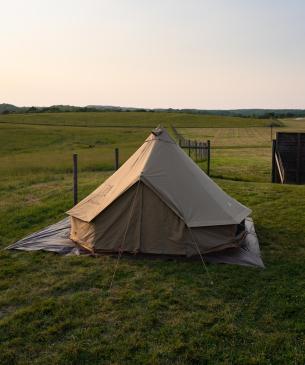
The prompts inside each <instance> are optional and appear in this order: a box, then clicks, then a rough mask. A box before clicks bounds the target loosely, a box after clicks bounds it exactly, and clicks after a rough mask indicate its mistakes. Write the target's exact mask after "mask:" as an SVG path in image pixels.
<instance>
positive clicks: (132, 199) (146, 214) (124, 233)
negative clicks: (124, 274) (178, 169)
mask: <svg viewBox="0 0 305 365" xmlns="http://www.w3.org/2000/svg"><path fill="white" fill-rule="evenodd" d="M71 239H73V240H74V241H75V242H78V244H80V245H81V246H83V247H85V248H87V249H89V250H91V251H94V252H97V253H98V252H118V251H119V250H123V251H127V252H131V253H137V252H141V253H147V254H164V255H187V256H193V255H198V251H200V252H201V253H208V252H211V251H217V250H223V249H225V248H228V247H237V246H238V244H239V238H238V237H237V236H236V225H230V226H214V227H199V228H188V227H187V226H186V224H185V223H184V222H183V220H182V219H181V218H180V217H179V216H178V215H177V214H175V213H174V212H173V211H172V210H171V209H170V208H169V207H168V206H167V204H165V203H164V202H163V201H162V200H161V199H160V198H159V197H158V195H156V194H155V193H154V192H153V191H152V190H151V189H150V188H149V187H147V186H146V185H145V184H144V183H143V182H141V181H139V182H138V183H136V184H134V185H133V186H132V187H131V188H130V189H128V190H127V191H126V192H125V193H123V194H122V195H121V196H120V197H119V198H118V199H116V200H115V201H114V202H113V203H112V204H111V205H110V206H109V207H108V208H106V209H105V210H104V211H103V213H102V214H99V215H98V216H97V217H96V218H95V219H94V220H92V221H91V222H85V221H82V220H80V219H78V218H74V217H72V218H71Z"/></svg>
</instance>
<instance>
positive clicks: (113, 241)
mask: <svg viewBox="0 0 305 365" xmlns="http://www.w3.org/2000/svg"><path fill="white" fill-rule="evenodd" d="M67 213H68V214H69V215H70V217H71V232H70V238H71V239H72V240H73V241H75V242H77V243H78V244H79V245H81V246H83V247H85V248H86V249H89V250H90V251H92V252H118V251H126V252H131V253H138V252H139V253H147V254H168V255H186V256H192V255H197V254H199V253H201V254H208V253H211V252H217V251H222V250H225V249H228V248H230V247H231V248H232V247H239V246H240V245H241V244H242V242H243V240H244V238H245V234H246V231H245V226H244V221H245V218H246V217H247V216H248V215H249V214H250V213H251V210H250V209H248V208H247V207H245V206H244V205H242V204H240V203H239V202H237V201H236V200H235V199H233V198H232V197H230V196H229V195H228V194H226V193H225V192H224V191H223V190H221V189H220V187H219V186H218V185H217V184H216V183H214V182H213V180H211V179H210V178H209V177H208V176H207V175H206V174H205V173H204V172H203V171H202V170H201V169H200V168H199V167H198V166H197V165H196V164H195V163H194V162H193V161H192V160H191V159H190V158H189V157H188V156H187V155H186V154H185V153H184V152H183V151H182V149H180V147H179V146H178V145H177V144H176V143H175V141H174V140H173V139H172V138H171V137H170V136H169V135H168V133H167V132H166V130H164V129H162V128H157V129H155V130H154V131H153V132H152V133H151V135H150V136H149V137H148V138H147V139H146V141H145V142H144V144H143V145H142V146H141V147H140V148H139V149H138V150H137V151H136V152H135V153H134V154H133V155H132V156H131V157H130V159H129V160H127V161H126V162H125V164H124V165H123V166H122V167H121V168H120V169H119V170H118V171H116V172H115V173H114V174H113V175H112V176H111V177H109V178H108V179H107V180H106V181H105V182H104V183H103V184H102V185H101V186H100V187H98V188H97V189H96V190H95V191H94V192H92V193H91V194H90V195H89V196H88V197H86V198H85V199H84V200H82V201H81V202H80V203H79V204H77V205H76V206H75V207H73V208H72V209H71V210H70V211H68V212H67Z"/></svg>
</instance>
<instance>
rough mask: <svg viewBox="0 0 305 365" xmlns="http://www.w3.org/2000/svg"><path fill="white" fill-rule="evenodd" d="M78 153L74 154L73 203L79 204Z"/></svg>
mask: <svg viewBox="0 0 305 365" xmlns="http://www.w3.org/2000/svg"><path fill="white" fill-rule="evenodd" d="M77 172H78V171H77V153H73V202H74V205H76V204H77V203H78V186H77V185H78V180H77Z"/></svg>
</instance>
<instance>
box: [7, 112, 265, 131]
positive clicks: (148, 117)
mask: <svg viewBox="0 0 305 365" xmlns="http://www.w3.org/2000/svg"><path fill="white" fill-rule="evenodd" d="M0 123H27V124H49V125H61V126H62V125H68V126H70V125H72V126H77V125H78V126H84V127H96V126H98V127H103V126H111V127H116V126H124V127H132V126H136V127H149V128H153V127H156V126H157V125H158V124H161V125H163V126H164V127H167V126H170V125H174V126H176V127H179V126H183V127H186V126H188V127H241V128H242V127H264V126H267V125H269V124H270V120H268V119H255V118H238V117H218V116H209V115H194V114H186V113H157V112H100V113H50V114H48V113H41V114H15V115H14V114H11V115H0Z"/></svg>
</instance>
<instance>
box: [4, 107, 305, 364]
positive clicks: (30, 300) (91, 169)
mask: <svg viewBox="0 0 305 365" xmlns="http://www.w3.org/2000/svg"><path fill="white" fill-rule="evenodd" d="M90 114H91V113H90ZM118 114H121V113H118ZM143 114H145V113H143ZM155 114H156V115H157V114H158V113H155ZM157 116H158V115H157ZM14 118H17V116H14ZM49 118H50V120H52V116H49ZM65 118H66V120H67V124H69V123H70V122H73V121H71V120H70V119H69V114H65ZM88 120H89V119H88ZM15 122H16V121H15ZM227 122H228V125H229V126H230V124H229V121H227ZM222 123H225V121H222ZM149 129H150V128H148V127H147V128H143V129H138V128H127V127H126V128H110V127H108V128H103V130H102V131H101V130H100V129H97V128H96V129H95V128H92V129H91V128H79V127H62V126H58V127H57V126H56V127H53V126H52V127H51V126H47V127H46V126H39V125H37V126H32V125H23V126H21V125H17V126H16V125H15V124H9V125H7V124H0V142H1V143H0V176H1V178H0V217H1V218H0V247H2V248H4V247H5V246H7V245H8V244H10V243H12V242H14V241H15V240H17V239H19V238H21V237H23V236H24V235H26V234H28V233H30V232H32V231H34V230H37V229H39V228H41V227H44V226H46V225H47V224H50V223H53V222H56V221H57V220H58V219H60V218H62V217H63V216H64V211H65V210H67V209H68V208H69V207H71V204H72V184H71V183H72V176H71V154H72V153H73V152H74V151H76V152H78V153H79V159H80V182H79V183H80V196H81V197H83V196H85V195H86V194H88V193H89V192H90V191H92V190H93V189H94V188H95V187H96V186H97V185H99V184H100V183H101V182H102V181H103V180H104V179H105V178H106V177H107V176H109V174H111V171H110V169H111V168H112V166H113V149H114V147H116V146H119V147H120V150H121V154H122V159H125V158H127V157H128V156H129V155H130V154H131V153H132V152H133V151H134V150H135V149H136V148H137V147H138V146H139V145H140V144H141V142H142V141H143V140H144V138H145V136H146V135H147V134H148V133H149ZM185 132H187V133H190V132H188V131H187V130H186V131H185ZM211 132H213V131H211ZM209 133H210V132H209ZM224 133H225V135H227V134H230V133H231V132H230V131H226V130H224ZM245 133H250V134H251V133H252V132H251V130H250V129H249V130H248V132H245ZM226 138H227V137H226ZM227 140H228V143H227V144H226V143H223V144H222V145H220V147H222V148H219V149H216V150H215V151H213V150H212V170H211V171H212V175H213V176H214V178H215V179H216V182H217V183H218V184H219V185H220V186H221V187H222V188H223V189H225V190H226V191H227V192H228V193H230V194H231V195H232V196H234V197H235V198H237V199H238V200H240V201H241V202H242V203H244V204H246V205H248V206H249V207H250V208H251V209H252V210H253V218H254V220H255V224H256V229H257V233H258V235H259V239H260V243H261V248H262V253H263V259H264V262H265V264H266V269H265V270H258V269H252V268H245V267H238V266H229V265H208V270H209V273H210V276H211V278H212V280H213V282H214V284H213V285H212V284H211V283H210V279H209V277H208V276H207V274H206V272H205V271H204V270H203V268H202V265H201V264H200V262H194V261H188V260H182V261H181V260H172V261H162V260H147V259H145V260H137V259H130V258H126V257H125V258H124V257H123V259H122V260H121V262H120V265H119V270H118V273H117V275H116V278H115V282H114V286H113V288H112V289H111V290H109V283H110V279H111V275H112V273H113V269H114V264H115V259H114V258H111V257H98V258H88V257H59V256H57V255H54V254H50V253H43V252H37V253H25V252H24V253H23V252H8V251H1V253H0V293H1V295H0V364H46V363H48V362H51V363H53V364H143V363H149V364H304V363H305V320H304V318H305V316H304V314H305V311H304V308H305V280H304V272H305V227H304V211H305V199H304V198H305V186H289V185H286V186H280V185H273V184H270V183H269V181H270V157H271V155H270V153H269V152H270V145H268V141H266V145H263V146H262V144H261V139H260V138H257V140H256V139H255V136H253V147H251V148H250V147H249V148H240V147H238V146H240V140H239V142H238V143H237V141H236V140H235V137H233V136H232V137H231V138H229V137H228V138H227ZM241 140H242V138H241ZM97 141H100V142H99V143H97ZM255 143H257V147H255ZM89 146H90V147H89ZM225 147H226V148H225ZM216 153H217V154H216ZM202 166H203V167H204V163H202Z"/></svg>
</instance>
